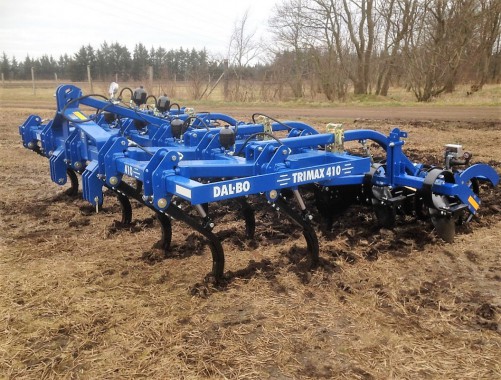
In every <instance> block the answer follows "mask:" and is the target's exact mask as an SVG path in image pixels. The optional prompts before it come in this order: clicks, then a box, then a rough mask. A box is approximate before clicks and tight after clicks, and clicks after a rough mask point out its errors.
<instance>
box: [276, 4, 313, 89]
mask: <svg viewBox="0 0 501 380" xmlns="http://www.w3.org/2000/svg"><path fill="white" fill-rule="evenodd" d="M306 2H307V0H306V1H305V0H291V1H290V2H284V3H282V4H280V5H277V6H276V8H275V12H274V15H273V16H272V17H271V18H270V20H269V25H270V29H271V32H272V33H273V35H274V42H275V45H274V46H273V47H272V49H271V50H272V51H273V53H274V55H275V56H276V57H279V56H280V57H281V58H282V59H283V57H284V56H287V57H288V58H289V60H290V61H289V65H288V69H287V71H288V78H289V80H288V82H289V85H290V87H291V89H292V92H293V94H294V97H295V98H301V97H302V96H303V94H304V91H303V79H304V76H305V71H306V69H307V66H308V63H307V60H308V57H307V52H306V50H307V46H308V39H307V38H308V35H307V28H306V24H305V21H306V19H305V17H304V7H303V4H304V3H306ZM288 52H290V54H287V53H288ZM285 68H286V66H285V65H284V66H283V69H282V72H284V71H285Z"/></svg>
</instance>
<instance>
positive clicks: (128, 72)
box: [0, 41, 221, 81]
mask: <svg viewBox="0 0 501 380" xmlns="http://www.w3.org/2000/svg"><path fill="white" fill-rule="evenodd" d="M87 65H89V66H90V69H91V73H92V77H93V79H96V80H103V81H106V80H114V78H115V77H116V76H117V75H118V77H119V78H120V80H129V79H133V80H143V79H145V78H147V70H148V67H149V66H152V67H153V73H154V79H164V78H169V79H172V78H176V79H179V80H188V79H190V78H192V77H193V75H195V73H198V72H200V71H205V72H207V73H209V72H212V71H215V72H216V73H217V72H218V70H219V72H220V71H221V69H220V68H218V67H219V65H218V63H217V62H215V61H214V60H212V59H211V58H210V57H209V54H208V53H207V51H206V50H205V49H202V50H196V49H191V50H189V49H183V48H179V49H171V50H166V49H165V48H163V47H159V48H158V49H155V48H153V47H152V48H151V49H149V50H148V49H147V48H146V46H145V45H144V44H142V43H138V44H136V45H135V47H134V49H133V50H132V52H131V51H129V49H128V48H127V47H126V46H125V45H121V44H120V43H118V42H115V43H111V44H109V43H108V42H106V41H105V42H103V43H102V44H101V45H100V46H99V47H98V48H97V49H96V48H94V47H93V46H91V45H87V46H82V47H80V49H79V50H78V52H77V53H75V54H73V55H71V56H69V55H68V54H64V55H61V56H60V57H59V58H58V59H55V58H54V57H53V56H50V55H42V56H41V57H40V58H30V57H29V56H27V57H26V58H25V59H24V61H20V62H18V61H17V59H16V58H15V57H12V59H9V58H8V56H7V55H6V53H5V52H4V53H3V54H2V58H1V61H0V70H1V71H2V72H3V73H4V75H5V77H6V78H7V79H11V80H28V79H31V68H32V67H33V68H34V69H35V72H36V76H37V78H38V79H53V78H54V74H57V76H58V78H62V79H69V80H71V81H83V80H86V79H87Z"/></svg>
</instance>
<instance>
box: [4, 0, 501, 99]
mask: <svg viewBox="0 0 501 380" xmlns="http://www.w3.org/2000/svg"><path fill="white" fill-rule="evenodd" d="M269 29H270V32H271V33H270V34H271V39H270V40H269V41H267V42H263V41H258V40H257V39H256V37H255V35H256V31H255V30H251V29H250V28H249V26H248V13H245V14H244V15H243V16H242V17H241V18H240V19H238V20H236V21H235V23H234V27H233V32H232V35H231V36H230V40H229V44H228V52H227V55H226V57H225V59H221V57H216V56H214V55H212V54H209V53H208V52H207V51H206V50H205V49H203V50H195V49H191V50H189V49H183V48H179V49H177V50H174V49H171V50H166V49H164V48H162V47H159V48H158V49H155V48H151V49H149V50H148V49H147V48H146V47H145V46H144V45H143V44H141V43H139V44H136V46H135V47H134V49H133V51H132V52H130V51H129V50H128V49H127V47H126V46H125V45H120V44H119V43H112V44H108V43H107V42H104V43H102V44H101V45H100V46H99V47H98V48H97V49H96V48H94V47H92V46H90V45H88V46H82V47H81V48H80V49H79V50H78V52H77V53H76V54H74V55H72V56H68V55H67V54H65V55H62V56H60V57H59V59H57V60H56V59H54V58H53V57H51V56H47V55H43V56H42V57H40V58H35V59H32V58H30V57H26V59H25V60H24V61H23V62H18V61H17V60H16V59H15V58H14V57H13V58H12V59H10V60H9V58H8V57H7V56H6V54H5V53H3V56H2V59H1V62H0V66H1V71H2V72H3V73H5V75H6V77H7V78H10V79H29V78H31V74H30V70H31V67H34V68H35V71H36V73H37V77H38V78H43V79H50V78H53V76H54V73H57V74H58V76H59V77H60V78H65V79H70V80H73V81H82V80H85V78H86V75H87V71H86V70H87V65H90V67H91V72H92V73H93V74H92V75H93V77H94V78H95V79H99V80H113V79H114V78H115V77H116V76H119V80H128V79H134V80H144V79H146V78H147V69H148V67H149V66H152V67H153V73H154V79H169V80H172V79H177V80H183V81H190V82H191V83H192V84H193V86H194V88H197V89H200V88H201V87H202V83H205V86H207V83H208V82H210V78H212V79H213V80H215V79H214V78H218V77H220V75H221V74H222V73H223V71H224V72H225V74H226V78H225V81H224V82H223V83H224V87H225V91H224V93H225V97H226V98H227V99H229V100H246V99H248V96H247V94H248V93H249V92H250V91H251V90H250V88H251V87H252V86H254V87H255V83H259V84H260V93H259V96H260V97H261V98H262V99H264V100H266V99H269V98H272V99H278V100H283V99H290V98H294V99H300V98H303V97H305V96H306V94H309V96H312V95H315V94H320V95H321V96H323V97H325V98H326V99H328V100H336V99H343V98H345V97H346V95H347V94H348V93H349V92H353V93H354V94H356V95H364V94H376V95H381V96H388V94H389V90H390V88H391V87H397V86H399V87H405V88H407V89H408V90H409V91H412V92H413V93H414V95H415V97H416V99H417V100H418V101H429V100H430V99H432V98H433V97H436V96H439V95H440V94H441V93H444V92H452V91H454V89H455V86H456V85H457V84H458V83H471V84H472V90H479V89H481V88H482V86H483V85H484V84H485V83H490V82H491V83H499V81H500V80H501V1H500V0H455V1H447V0H283V1H282V2H281V3H279V4H278V5H277V6H276V7H275V9H274V11H273V12H272V14H271V16H270V18H269ZM223 62H227V64H226V65H224V64H223ZM256 62H259V63H256ZM250 81H251V82H252V84H251V85H249V82H250ZM196 93H199V91H198V90H197V91H196Z"/></svg>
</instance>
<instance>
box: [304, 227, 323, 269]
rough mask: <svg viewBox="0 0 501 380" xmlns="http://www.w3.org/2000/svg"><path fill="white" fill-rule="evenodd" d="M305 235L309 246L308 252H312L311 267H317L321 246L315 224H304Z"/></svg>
mask: <svg viewBox="0 0 501 380" xmlns="http://www.w3.org/2000/svg"><path fill="white" fill-rule="evenodd" d="M303 236H304V239H305V240H306V246H307V247H308V252H310V259H311V263H310V264H311V267H312V268H315V267H316V266H318V263H319V260H320V258H319V251H320V247H319V245H318V238H317V234H316V232H315V230H314V229H313V226H312V225H311V224H309V223H308V224H306V225H304V226H303Z"/></svg>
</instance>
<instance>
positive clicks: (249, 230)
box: [237, 198, 256, 239]
mask: <svg viewBox="0 0 501 380" xmlns="http://www.w3.org/2000/svg"><path fill="white" fill-rule="evenodd" d="M237 200H238V203H240V206H241V207H242V208H241V211H242V215H243V217H244V221H245V236H246V237H247V239H252V238H254V234H255V232H256V217H255V214H254V209H253V208H252V207H251V205H250V204H249V202H247V200H246V199H245V198H237Z"/></svg>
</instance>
